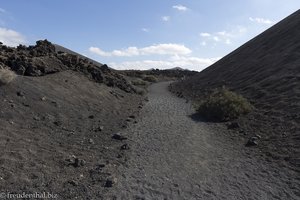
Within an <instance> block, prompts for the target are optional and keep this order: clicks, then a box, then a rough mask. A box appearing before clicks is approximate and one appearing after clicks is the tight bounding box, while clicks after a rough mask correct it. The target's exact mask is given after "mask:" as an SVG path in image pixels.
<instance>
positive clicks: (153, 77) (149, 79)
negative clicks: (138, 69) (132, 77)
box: [143, 75, 157, 83]
mask: <svg viewBox="0 0 300 200" xmlns="http://www.w3.org/2000/svg"><path fill="white" fill-rule="evenodd" d="M143 80H144V81H148V82H151V83H156V82H157V78H155V76H153V75H148V76H145V77H144V78H143Z"/></svg>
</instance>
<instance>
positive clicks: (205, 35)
mask: <svg viewBox="0 0 300 200" xmlns="http://www.w3.org/2000/svg"><path fill="white" fill-rule="evenodd" d="M200 36H201V37H209V36H210V34H209V33H200Z"/></svg>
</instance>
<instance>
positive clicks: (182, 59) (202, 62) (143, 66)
mask: <svg viewBox="0 0 300 200" xmlns="http://www.w3.org/2000/svg"><path fill="white" fill-rule="evenodd" d="M219 59H220V58H198V57H190V56H173V57H171V58H169V59H167V60H141V61H125V62H120V63H114V62H112V63H109V66H110V67H112V68H115V69H119V70H123V69H139V70H147V69H151V68H159V69H169V68H174V67H181V68H188V69H191V70H196V71H201V70H203V69H205V68H206V67H208V66H210V65H212V64H213V63H214V62H216V61H217V60H219Z"/></svg>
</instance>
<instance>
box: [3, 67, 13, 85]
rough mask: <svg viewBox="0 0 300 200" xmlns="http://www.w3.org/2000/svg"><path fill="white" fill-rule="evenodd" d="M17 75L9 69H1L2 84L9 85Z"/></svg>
mask: <svg viewBox="0 0 300 200" xmlns="http://www.w3.org/2000/svg"><path fill="white" fill-rule="evenodd" d="M16 77H17V75H16V74H15V72H13V71H11V70H9V69H0V86H2V85H7V84H9V83H10V82H12V81H13V80H14V79H15V78H16Z"/></svg>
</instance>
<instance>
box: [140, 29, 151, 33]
mask: <svg viewBox="0 0 300 200" xmlns="http://www.w3.org/2000/svg"><path fill="white" fill-rule="evenodd" d="M142 31H143V32H146V33H148V32H149V31H150V30H149V29H147V28H142Z"/></svg>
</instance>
